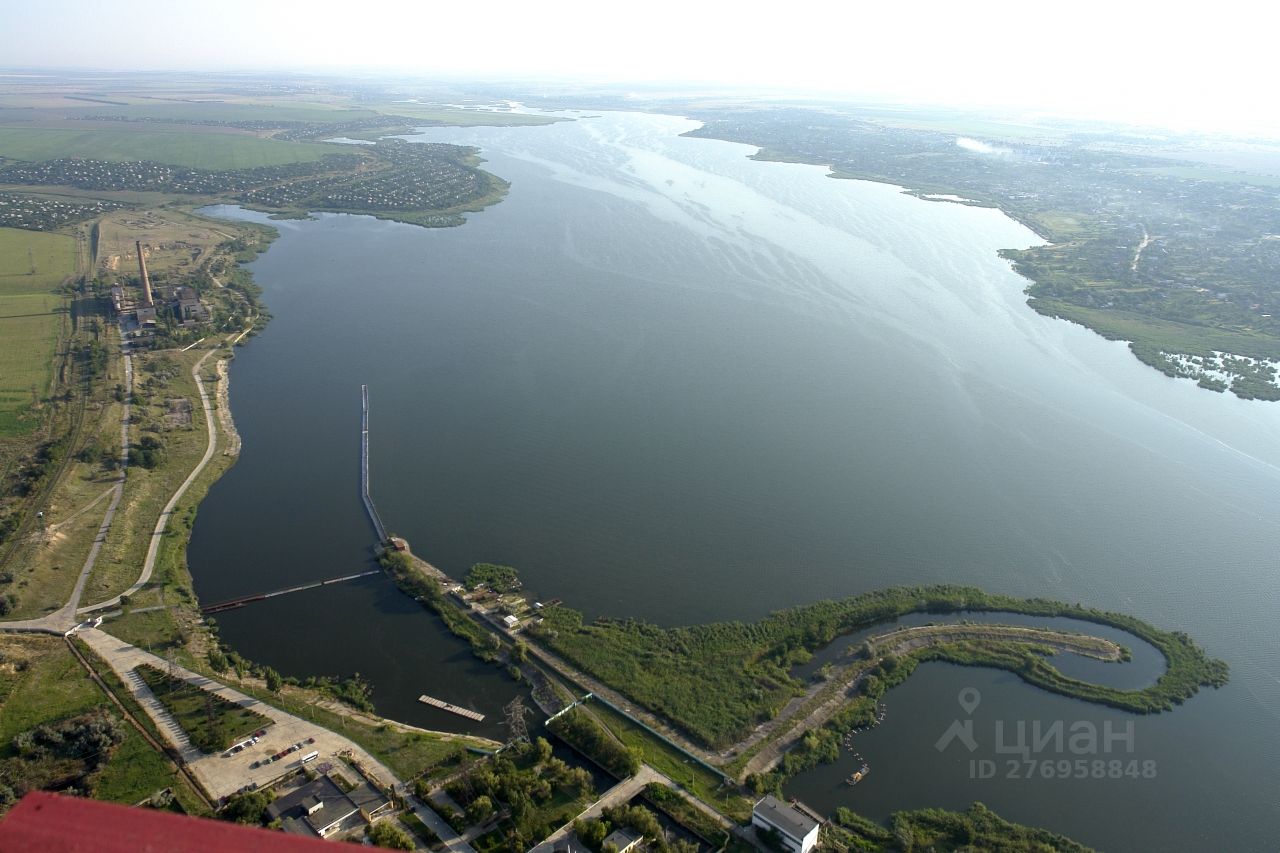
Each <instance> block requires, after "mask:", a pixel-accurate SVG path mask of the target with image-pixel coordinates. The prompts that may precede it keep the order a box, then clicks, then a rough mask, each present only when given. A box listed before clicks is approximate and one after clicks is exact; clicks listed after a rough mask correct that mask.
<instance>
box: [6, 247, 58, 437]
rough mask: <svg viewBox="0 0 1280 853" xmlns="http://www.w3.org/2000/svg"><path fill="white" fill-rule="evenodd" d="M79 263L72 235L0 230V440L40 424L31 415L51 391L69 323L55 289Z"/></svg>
mask: <svg viewBox="0 0 1280 853" xmlns="http://www.w3.org/2000/svg"><path fill="white" fill-rule="evenodd" d="M75 261H76V241H75V238H73V237H69V236H66V235H64V234H49V233H36V232H32V231H22V230H18V229H15V228H0V340H3V341H4V344H3V346H0V439H4V438H9V437H13V436H18V435H22V434H25V433H27V432H29V431H30V430H31V429H32V428H34V426H35V422H34V421H33V420H31V419H30V417H29V413H30V411H31V408H32V405H33V401H38V400H39V399H41V398H43V397H44V396H45V395H46V394H47V393H48V389H49V383H50V381H51V379H52V373H53V358H54V353H55V349H56V347H57V342H58V336H59V333H60V331H61V330H62V329H63V328H64V326H65V324H66V323H67V318H66V315H65V314H64V313H62V310H61V309H62V308H63V305H64V303H65V300H64V299H63V298H62V297H61V296H59V295H57V294H56V293H54V292H53V291H55V290H56V289H57V288H58V287H59V285H61V284H62V282H63V280H64V279H66V278H67V277H68V276H70V275H71V274H72V273H73V272H74V271H75Z"/></svg>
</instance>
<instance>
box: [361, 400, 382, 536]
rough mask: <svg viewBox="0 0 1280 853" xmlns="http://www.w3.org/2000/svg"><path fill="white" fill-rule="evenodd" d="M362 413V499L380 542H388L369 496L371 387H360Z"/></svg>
mask: <svg viewBox="0 0 1280 853" xmlns="http://www.w3.org/2000/svg"><path fill="white" fill-rule="evenodd" d="M360 400H361V404H362V411H361V416H360V497H362V498H363V499H364V508H365V509H366V510H368V511H369V520H370V521H372V522H373V529H374V530H376V531H377V532H378V542H379V543H382V542H386V541H387V528H386V527H384V526H383V525H382V517H381V516H379V515H378V508H377V507H376V506H374V505H373V496H372V495H370V494H369V386H368V385H361V386H360Z"/></svg>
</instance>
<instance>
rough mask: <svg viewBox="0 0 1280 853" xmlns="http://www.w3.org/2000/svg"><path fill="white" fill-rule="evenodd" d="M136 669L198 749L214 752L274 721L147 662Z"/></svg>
mask: <svg viewBox="0 0 1280 853" xmlns="http://www.w3.org/2000/svg"><path fill="white" fill-rule="evenodd" d="M135 672H137V673H138V675H140V676H141V677H142V680H143V681H145V682H146V683H147V686H148V687H150V688H151V692H152V693H154V694H155V697H156V698H157V699H159V700H160V704H162V705H164V707H165V709H166V710H167V711H168V712H169V713H170V714H172V715H173V719H174V720H175V721H176V722H177V724H178V725H179V726H181V727H182V730H183V731H184V732H186V733H187V737H189V738H191V743H192V745H193V746H195V748H196V749H198V750H200V751H201V752H204V753H214V752H218V751H220V750H223V749H226V748H227V747H229V746H231V745H232V744H234V743H235V742H236V741H237V740H238V739H240V738H242V737H244V736H245V735H247V734H250V733H251V732H253V730H254V729H258V728H264V727H266V726H268V725H270V724H271V719H270V718H269V717H264V716H263V715H262V714H259V713H258V712H257V711H251V710H250V709H248V708H243V707H241V706H239V705H237V704H235V703H234V702H230V701H228V700H226V699H223V698H222V697H221V696H218V695H217V694H215V693H210V692H207V691H205V690H202V689H201V688H199V687H196V686H195V685H193V684H190V683H188V682H186V681H183V680H182V679H180V678H172V679H171V678H170V677H169V676H168V674H167V673H165V672H162V671H161V670H158V669H156V668H155V667H153V666H148V665H146V664H143V665H142V666H140V667H138V668H137V669H136V670H135Z"/></svg>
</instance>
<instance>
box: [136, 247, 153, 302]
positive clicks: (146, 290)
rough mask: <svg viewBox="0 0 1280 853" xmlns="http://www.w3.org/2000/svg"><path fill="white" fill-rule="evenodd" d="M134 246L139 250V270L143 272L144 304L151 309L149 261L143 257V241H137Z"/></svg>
mask: <svg viewBox="0 0 1280 853" xmlns="http://www.w3.org/2000/svg"><path fill="white" fill-rule="evenodd" d="M133 245H134V246H136V247H137V248H138V269H139V270H141V271H142V304H143V305H145V306H147V307H148V308H150V307H151V305H152V302H151V279H150V278H148V277H147V259H146V258H144V257H143V256H142V241H141V240H135V241H134V243H133Z"/></svg>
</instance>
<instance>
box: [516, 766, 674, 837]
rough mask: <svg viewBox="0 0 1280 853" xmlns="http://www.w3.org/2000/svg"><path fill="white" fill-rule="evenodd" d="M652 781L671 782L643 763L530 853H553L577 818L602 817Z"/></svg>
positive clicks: (571, 828) (571, 829)
mask: <svg viewBox="0 0 1280 853" xmlns="http://www.w3.org/2000/svg"><path fill="white" fill-rule="evenodd" d="M650 782H663V783H666V784H670V780H669V779H667V777H665V776H663V775H662V774H661V773H659V772H658V771H657V770H654V769H653V768H652V767H650V766H649V765H647V764H644V765H641V767H640V771H639V772H638V773H636V775H634V776H632V777H631V778H630V779H624V780H622V781H621V782H619V783H618V784H616V785H614V786H613V787H612V788H610V789H609V790H608V791H606V792H605V794H604V796H603V797H601V798H600V799H598V800H596V801H595V802H594V803H592V804H591V805H589V806H587V807H586V808H585V809H583V810H582V813H581V814H579V815H577V816H576V817H575V818H574V819H573V820H571V821H569V822H568V823H566V824H565V825H564V826H562V827H560V828H559V829H557V830H556V831H555V832H553V833H551V834H550V835H548V836H547V837H546V838H544V839H543V840H542V841H541V842H540V843H539V844H538V846H536V847H533V848H531V849H530V851H529V853H551V851H552V850H554V849H555V846H556V842H558V841H561V840H563V839H564V838H566V837H567V836H568V835H569V833H571V832H573V823H574V821H577V820H590V819H591V818H598V817H600V815H601V813H603V812H604V810H605V809H607V808H610V807H612V806H620V805H622V804H624V803H628V802H630V801H631V798H632V797H634V796H635V795H636V794H638V793H640V792H641V791H643V790H644V786H645V785H648V784H649V783H650Z"/></svg>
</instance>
